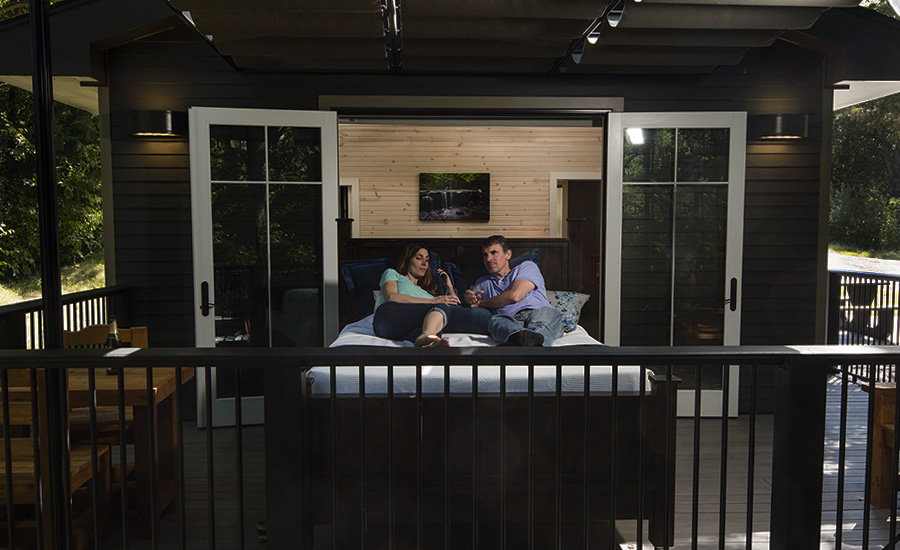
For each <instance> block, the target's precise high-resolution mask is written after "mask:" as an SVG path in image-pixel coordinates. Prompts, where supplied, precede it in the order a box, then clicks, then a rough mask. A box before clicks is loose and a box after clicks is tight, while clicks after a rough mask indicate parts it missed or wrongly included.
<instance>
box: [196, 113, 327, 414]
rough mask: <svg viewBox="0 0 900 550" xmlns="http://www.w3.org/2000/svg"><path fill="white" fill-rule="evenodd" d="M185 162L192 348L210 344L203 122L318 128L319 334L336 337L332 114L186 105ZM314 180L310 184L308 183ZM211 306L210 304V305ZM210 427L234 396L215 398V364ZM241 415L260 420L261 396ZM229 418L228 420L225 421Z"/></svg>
mask: <svg viewBox="0 0 900 550" xmlns="http://www.w3.org/2000/svg"><path fill="white" fill-rule="evenodd" d="M188 122H189V131H190V134H189V135H190V164H191V206H192V216H191V228H192V231H193V260H194V306H195V307H194V320H195V322H194V330H195V343H196V344H195V345H196V346H197V347H201V348H203V347H215V337H216V335H215V315H212V314H210V315H206V316H203V315H202V314H201V313H200V304H201V300H202V298H201V283H202V282H206V283H208V285H209V287H208V288H209V296H210V299H212V297H213V296H215V278H214V274H213V246H212V201H211V197H210V185H211V168H210V158H209V126H210V125H211V124H228V125H237V126H242V125H243V126H286V125H287V126H301V127H304V126H305V127H319V128H321V131H322V143H321V147H322V151H321V153H322V181H321V182H320V183H321V185H322V240H323V243H322V247H323V248H322V254H323V258H322V279H323V289H322V291H323V296H322V303H323V310H324V311H323V334H324V335H325V344H326V345H328V344H330V343H331V342H333V341H334V339H335V338H336V337H337V334H338V331H339V329H340V327H339V320H338V257H337V250H338V242H337V223H336V221H335V219H336V218H337V216H338V133H337V113H335V112H331V111H284V110H272V109H226V108H213V107H192V108H191V109H190V110H189V112H188ZM310 183H313V184H314V183H316V182H310ZM213 307H214V306H213ZM212 373H213V374H212V377H211V378H212V388H213V389H212V396H210V398H211V399H212V400H213V401H212V403H213V425H214V426H217V425H224V423H223V421H220V419H226V420H225V421H224V422H233V419H234V399H233V398H231V399H221V398H220V399H217V398H216V395H215V394H216V389H215V388H216V386H215V368H213V369H212ZM196 377H197V423H198V426H199V427H204V426H206V422H207V419H206V409H205V403H206V398H207V395H206V371H205V369H198V371H197V376H196ZM242 417H243V420H244V422H246V423H262V422H263V421H264V417H263V403H262V397H245V398H244V399H243V401H242ZM228 419H230V420H228Z"/></svg>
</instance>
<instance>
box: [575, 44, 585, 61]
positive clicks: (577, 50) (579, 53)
mask: <svg viewBox="0 0 900 550" xmlns="http://www.w3.org/2000/svg"><path fill="white" fill-rule="evenodd" d="M582 55H584V43H581V44H579V45H578V47H577V48H575V50H573V51H572V61H574V62H575V63H581V56H582Z"/></svg>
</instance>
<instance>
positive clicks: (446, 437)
mask: <svg viewBox="0 0 900 550" xmlns="http://www.w3.org/2000/svg"><path fill="white" fill-rule="evenodd" d="M444 550H450V365H448V364H445V365H444Z"/></svg>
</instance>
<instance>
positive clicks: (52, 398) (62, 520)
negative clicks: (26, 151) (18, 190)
mask: <svg viewBox="0 0 900 550" xmlns="http://www.w3.org/2000/svg"><path fill="white" fill-rule="evenodd" d="M48 10H49V1H48V0H29V12H30V22H31V60H32V71H33V75H32V91H33V94H34V125H35V132H34V135H35V148H36V149H37V170H36V172H37V188H38V219H39V226H40V227H39V233H40V242H41V291H42V297H43V304H44V347H45V348H47V349H61V348H62V322H63V319H62V280H61V276H60V268H59V214H58V208H57V188H56V185H57V183H56V155H55V149H54V139H53V80H52V75H53V72H52V70H51V66H50V15H49V13H48ZM46 376H47V385H46V396H47V441H48V445H47V452H46V453H42V456H41V459H42V460H46V461H48V466H49V468H48V469H47V470H46V471H48V479H47V480H46V482H47V491H43V492H42V493H43V494H45V495H48V496H49V500H50V502H42V503H41V507H42V509H43V510H44V511H45V513H44V514H43V517H44V518H45V520H46V519H49V521H50V531H49V536H50V540H49V541H48V542H49V544H50V546H51V547H52V548H69V545H70V543H71V540H72V537H71V525H72V523H71V519H72V518H71V510H70V508H69V494H70V493H69V484H70V473H69V472H70V467H69V451H68V434H67V433H66V426H67V421H66V414H67V412H66V376H65V371H64V370H61V369H47V375H46ZM38 498H40V497H38Z"/></svg>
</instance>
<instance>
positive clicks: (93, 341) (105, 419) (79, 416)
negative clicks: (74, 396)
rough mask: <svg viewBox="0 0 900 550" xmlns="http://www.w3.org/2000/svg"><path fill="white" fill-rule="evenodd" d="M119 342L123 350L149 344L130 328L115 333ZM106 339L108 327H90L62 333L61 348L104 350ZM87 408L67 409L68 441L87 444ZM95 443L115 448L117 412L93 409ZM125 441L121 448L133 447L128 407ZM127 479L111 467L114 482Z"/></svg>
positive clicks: (139, 329)
mask: <svg viewBox="0 0 900 550" xmlns="http://www.w3.org/2000/svg"><path fill="white" fill-rule="evenodd" d="M118 333H119V341H120V342H121V343H122V345H123V346H127V347H133V348H146V347H147V346H148V344H149V337H148V334H147V327H132V328H120V329H118ZM108 335H109V325H90V326H88V327H85V328H83V329H81V330H78V331H63V348H65V349H74V348H99V347H105V346H106V339H107V337H108ZM97 372H98V374H97V376H106V373H105V371H99V370H98V371H97ZM90 413H91V411H90V409H89V408H87V407H75V408H70V409H69V438H70V439H71V440H72V441H90V438H91V416H90ZM96 414H97V440H98V441H99V442H101V443H103V444H106V445H110V446H115V445H118V444H119V438H120V434H121V432H120V430H119V408H118V407H109V406H106V407H97V409H96ZM124 431H125V441H124V444H125V445H127V444H129V443H134V412H133V410H132V408H131V407H126V409H125V430H124ZM127 468H128V471H129V472H130V471H131V470H133V469H134V463H131V462H130V463H128V465H127ZM123 477H124V478H127V477H128V475H127V474H126V475H125V476H122V474H121V471H120V466H119V465H118V464H114V465H113V478H114V481H120V480H121V479H123Z"/></svg>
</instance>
